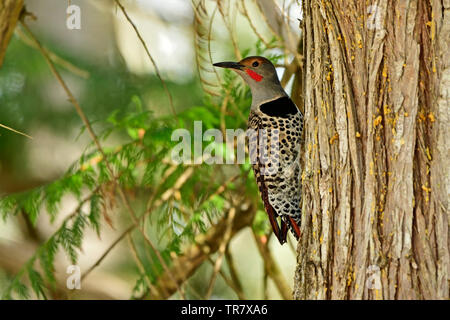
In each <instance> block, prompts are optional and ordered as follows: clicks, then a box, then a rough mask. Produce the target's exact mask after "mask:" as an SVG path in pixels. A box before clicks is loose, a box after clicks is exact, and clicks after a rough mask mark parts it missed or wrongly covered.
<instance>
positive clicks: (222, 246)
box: [206, 208, 236, 299]
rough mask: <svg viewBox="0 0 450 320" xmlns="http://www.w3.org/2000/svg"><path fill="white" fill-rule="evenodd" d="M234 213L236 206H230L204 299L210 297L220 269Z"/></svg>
mask: <svg viewBox="0 0 450 320" xmlns="http://www.w3.org/2000/svg"><path fill="white" fill-rule="evenodd" d="M235 215H236V208H231V209H230V211H229V212H228V217H227V220H226V223H227V228H226V230H225V234H224V237H223V240H222V243H221V244H220V246H219V250H218V251H219V257H217V260H216V263H215V264H214V269H213V274H212V276H211V280H210V282H209V286H208V290H207V292H206V299H209V298H210V297H211V294H212V291H213V289H214V283H215V281H216V277H217V273H218V272H219V271H220V267H221V266H222V261H223V256H224V254H225V249H226V247H227V245H228V242H229V241H230V237H231V227H232V225H233V220H234V216H235Z"/></svg>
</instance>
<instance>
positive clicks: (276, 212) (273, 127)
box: [214, 56, 303, 244]
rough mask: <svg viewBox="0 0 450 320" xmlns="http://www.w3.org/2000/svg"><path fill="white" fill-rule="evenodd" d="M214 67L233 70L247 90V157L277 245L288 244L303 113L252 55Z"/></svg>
mask: <svg viewBox="0 0 450 320" xmlns="http://www.w3.org/2000/svg"><path fill="white" fill-rule="evenodd" d="M214 66H216V67H221V68H229V69H232V70H233V71H236V72H237V73H238V74H239V75H240V76H241V77H242V78H243V79H244V81H245V82H246V83H247V84H248V85H249V87H250V90H251V93H252V105H251V109H250V115H249V119H248V129H249V131H250V132H251V133H250V134H249V154H250V159H251V162H252V167H253V171H254V173H255V177H256V182H257V184H258V188H259V192H260V194H261V198H262V201H263V203H264V208H265V209H266V212H267V214H268V216H269V220H270V224H271V225H272V229H273V232H274V233H275V235H276V237H277V238H278V241H279V242H280V244H283V243H285V242H286V236H287V231H288V229H290V230H291V232H292V233H293V234H294V236H295V237H296V238H297V240H298V239H299V237H300V212H301V211H300V210H301V209H300V201H301V184H300V162H299V155H300V145H301V143H302V140H301V139H302V131H303V115H302V114H301V112H300V111H299V110H298V108H297V106H296V105H295V104H294V103H293V102H292V100H291V99H290V98H289V96H288V94H287V93H286V92H285V91H284V89H283V87H282V86H281V83H280V81H279V79H278V76H277V72H276V69H275V66H274V65H273V64H272V63H271V62H270V61H269V60H268V59H266V58H264V57H258V56H252V57H247V58H245V59H243V60H241V61H239V62H219V63H215V64H214Z"/></svg>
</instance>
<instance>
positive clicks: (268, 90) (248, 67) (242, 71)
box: [214, 56, 286, 102]
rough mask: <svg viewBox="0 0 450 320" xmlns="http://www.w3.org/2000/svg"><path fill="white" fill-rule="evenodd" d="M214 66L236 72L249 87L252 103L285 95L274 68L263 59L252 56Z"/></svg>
mask: <svg viewBox="0 0 450 320" xmlns="http://www.w3.org/2000/svg"><path fill="white" fill-rule="evenodd" d="M214 66H215V67H220V68H227V69H231V70H233V71H235V72H237V73H238V74H239V75H240V76H241V77H242V78H243V79H244V81H245V82H246V83H247V84H248V85H249V86H250V89H251V91H252V96H253V102H260V101H263V100H267V99H271V98H272V96H273V97H276V96H282V95H286V94H285V92H284V90H283V88H282V86H281V84H280V81H279V80H278V75H277V70H276V69H275V66H274V65H273V64H272V62H270V61H269V60H268V59H266V58H264V57H259V56H252V57H247V58H244V59H242V60H241V61H239V62H230V61H226V62H218V63H214Z"/></svg>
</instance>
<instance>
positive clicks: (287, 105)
mask: <svg viewBox="0 0 450 320" xmlns="http://www.w3.org/2000/svg"><path fill="white" fill-rule="evenodd" d="M259 109H260V110H261V112H262V113H264V114H266V115H268V116H269V117H280V118H289V116H290V115H293V114H296V113H297V112H298V110H297V107H296V106H295V104H294V103H293V102H292V100H291V98H289V97H282V98H278V99H275V100H272V101H269V102H266V103H264V104H262V105H261V106H260V107H259Z"/></svg>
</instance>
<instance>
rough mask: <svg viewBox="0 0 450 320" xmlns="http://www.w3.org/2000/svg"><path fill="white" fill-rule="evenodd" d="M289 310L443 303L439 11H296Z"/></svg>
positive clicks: (448, 16)
mask: <svg viewBox="0 0 450 320" xmlns="http://www.w3.org/2000/svg"><path fill="white" fill-rule="evenodd" d="M303 19H304V20H303V34H304V48H303V51H304V55H305V64H304V86H303V90H304V92H303V95H304V99H305V100H304V102H305V119H306V126H305V145H306V150H305V152H306V156H305V171H304V173H303V177H302V179H303V186H304V190H303V193H304V196H303V199H304V203H303V212H304V213H303V219H302V221H303V224H302V235H303V237H302V239H301V241H300V243H299V246H298V266H297V271H296V276H295V286H294V297H295V298H297V299H448V298H449V274H450V271H449V270H450V263H449V240H450V239H449V203H448V202H449V193H450V177H449V170H450V160H449V159H450V157H449V156H450V154H449V150H450V148H449V147H450V146H449V144H450V143H449V139H448V137H450V135H449V133H450V132H449V124H450V123H449V113H450V108H449V107H450V104H449V96H450V40H449V39H450V1H449V0H443V1H437V0H431V1H429V0H418V1H408V0H398V1H394V0H378V1H372V3H368V2H366V1H359V0H353V1H352V0H346V1H341V0H330V1H315V0H305V1H303Z"/></svg>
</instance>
